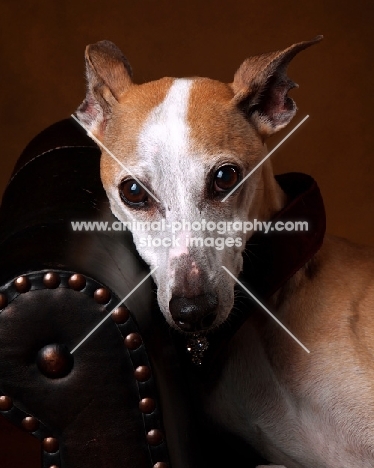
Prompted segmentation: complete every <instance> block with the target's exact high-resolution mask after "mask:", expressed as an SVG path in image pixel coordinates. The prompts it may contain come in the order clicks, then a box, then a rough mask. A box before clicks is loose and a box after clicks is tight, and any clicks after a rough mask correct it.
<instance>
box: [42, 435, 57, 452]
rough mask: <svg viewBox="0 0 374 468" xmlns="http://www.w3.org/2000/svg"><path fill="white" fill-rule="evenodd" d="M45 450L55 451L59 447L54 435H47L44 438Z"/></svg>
mask: <svg viewBox="0 0 374 468" xmlns="http://www.w3.org/2000/svg"><path fill="white" fill-rule="evenodd" d="M42 445H43V450H44V451H45V452H47V453H55V452H57V450H58V448H59V443H58V440H57V439H55V438H54V437H46V438H45V439H44V440H43V444H42Z"/></svg>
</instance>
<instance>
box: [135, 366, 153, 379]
mask: <svg viewBox="0 0 374 468" xmlns="http://www.w3.org/2000/svg"><path fill="white" fill-rule="evenodd" d="M134 377H135V379H136V380H137V381H138V382H145V381H146V380H148V379H149V378H150V377H151V369H150V368H149V367H148V366H138V367H137V368H136V369H135V371H134Z"/></svg>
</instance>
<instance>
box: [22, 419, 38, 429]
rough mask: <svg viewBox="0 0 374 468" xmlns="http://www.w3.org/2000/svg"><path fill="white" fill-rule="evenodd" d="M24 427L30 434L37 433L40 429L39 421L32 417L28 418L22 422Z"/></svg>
mask: <svg viewBox="0 0 374 468" xmlns="http://www.w3.org/2000/svg"><path fill="white" fill-rule="evenodd" d="M22 427H23V428H24V429H25V430H26V431H28V432H35V431H36V430H37V429H38V428H39V421H38V420H37V419H36V418H34V417H32V416H27V417H26V418H24V419H23V420H22Z"/></svg>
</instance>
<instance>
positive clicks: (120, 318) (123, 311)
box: [112, 305, 130, 323]
mask: <svg viewBox="0 0 374 468" xmlns="http://www.w3.org/2000/svg"><path fill="white" fill-rule="evenodd" d="M129 317H130V313H129V310H128V309H127V307H125V306H123V305H122V306H119V307H117V308H116V309H114V310H113V312H112V319H113V320H114V321H115V322H116V323H125V322H126V321H127V320H128V318H129Z"/></svg>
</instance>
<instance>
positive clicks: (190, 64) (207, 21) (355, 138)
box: [0, 0, 374, 468]
mask: <svg viewBox="0 0 374 468" xmlns="http://www.w3.org/2000/svg"><path fill="white" fill-rule="evenodd" d="M0 24H1V28H0V57H1V75H0V80H1V87H0V103H1V114H0V119H1V121H0V139H1V153H2V155H1V166H0V167H1V171H0V193H2V192H3V190H4V187H5V185H6V183H7V180H8V178H9V175H10V173H11V170H12V167H13V165H14V163H15V161H16V159H17V157H18V156H19V154H20V152H21V150H22V149H23V147H24V146H25V145H26V144H27V143H28V141H29V140H30V139H31V138H32V137H33V136H34V135H35V134H36V133H38V132H39V131H40V130H42V129H43V128H45V127H46V126H48V125H50V124H51V123H53V122H55V121H57V120H60V119H63V118H66V117H67V116H69V115H70V114H71V113H72V112H73V111H74V110H75V108H76V107H77V105H78V104H79V103H80V101H81V100H82V99H83V96H84V89H85V85H84V59H83V56H84V48H85V46H86V44H88V43H92V42H96V41H98V40H101V39H110V40H112V41H113V42H115V43H116V44H117V45H118V46H120V48H121V49H122V50H123V52H124V53H125V54H126V55H127V57H128V58H129V60H130V63H131V64H132V67H133V69H134V72H135V80H136V81H138V82H142V81H146V80H151V79H156V78H159V77H162V76H166V75H169V76H191V75H203V76H204V75H205V76H209V77H212V78H216V79H219V80H223V81H231V80H232V77H233V74H234V72H235V70H236V68H237V67H238V66H239V65H240V63H241V62H242V61H243V60H244V59H245V58H246V57H247V56H249V55H252V54H257V53H262V52H267V51H272V50H277V49H279V48H284V47H287V46H289V45H291V44H292V43H294V42H298V41H301V40H307V39H311V38H312V37H314V36H315V35H317V34H323V35H324V36H325V39H324V41H323V42H322V43H320V44H319V45H317V46H314V47H313V48H311V49H309V50H307V51H305V52H302V53H301V55H299V56H298V57H297V58H296V59H295V60H294V62H293V63H292V65H291V67H290V76H291V77H292V78H293V79H294V80H295V81H296V82H297V83H299V85H300V88H299V89H297V90H294V91H292V96H293V97H294V99H295V100H296V102H297V105H298V107H299V113H298V115H297V117H296V118H295V120H294V121H293V122H292V124H291V126H290V127H289V129H291V128H292V126H294V125H295V124H296V123H297V122H299V121H300V120H301V118H302V117H304V116H305V115H306V114H309V115H310V118H309V119H308V120H307V122H306V123H304V124H303V126H302V127H301V128H300V129H299V130H298V131H297V133H295V134H294V135H293V136H292V137H291V138H290V140H289V141H287V142H286V143H285V144H284V145H283V146H282V147H281V148H280V149H279V150H277V152H276V153H275V154H274V155H273V156H272V160H273V162H274V166H275V169H276V172H286V171H303V172H306V173H309V174H311V175H312V176H314V177H315V178H316V179H317V181H318V183H319V184H320V187H321V190H322V193H323V195H324V199H325V203H326V208H327V216H328V230H329V231H330V232H331V233H335V234H338V235H342V236H345V237H348V238H350V239H352V240H355V241H359V242H365V243H370V244H374V229H373V228H374V218H373V207H374V191H373V188H372V187H373V176H374V161H373V157H372V155H373V151H372V147H373V143H374V136H373V109H374V102H373V91H372V83H373V74H374V71H373V57H372V51H373V25H374V3H373V1H372V0H359V1H357V0H356V1H344V0H341V1H338V0H336V1H335V0H324V1H321V0H314V1H307V0H304V1H300V0H299V1H292V0H282V1H280V2H276V1H273V2H270V1H268V2H263V1H254V0H230V1H229V0H227V1H217V0H215V1H214V0H126V1H125V0H107V1H105V2H98V1H97V2H89V1H80V2H76V1H73V0H67V1H61V2H51V1H50V0H42V1H38V2H34V1H30V0H28V1H22V0H21V1H19V2H14V1H11V0H2V1H1V3H0ZM287 131H288V130H283V131H282V134H280V135H279V136H278V135H277V136H276V137H274V138H273V139H272V140H270V141H269V148H272V147H274V146H275V144H276V143H277V141H279V140H280V139H281V138H282V137H283V136H285V135H286V133H287ZM4 432H5V427H3V432H2V433H1V432H0V437H1V439H0V445H1V449H0V465H1V466H2V467H5V464H6V465H7V466H9V467H13V466H17V467H18V468H21V467H26V466H27V467H28V468H30V467H31V462H30V461H27V459H28V457H26V456H25V455H23V454H21V453H20V452H19V451H18V452H17V453H18V455H19V458H17V461H16V459H15V458H13V461H12V462H9V461H8V462H7V461H5V459H6V458H8V455H9V454H10V453H11V448H10V446H7V445H6V444H7V443H6V441H5V439H4ZM34 450H36V451H37V445H34Z"/></svg>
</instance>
